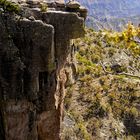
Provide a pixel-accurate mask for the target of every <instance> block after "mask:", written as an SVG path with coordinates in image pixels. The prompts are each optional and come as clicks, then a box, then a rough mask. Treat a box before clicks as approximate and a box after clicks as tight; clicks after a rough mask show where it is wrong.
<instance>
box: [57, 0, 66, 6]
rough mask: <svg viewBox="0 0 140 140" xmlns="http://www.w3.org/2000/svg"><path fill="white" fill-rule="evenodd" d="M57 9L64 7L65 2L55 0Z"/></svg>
mask: <svg viewBox="0 0 140 140" xmlns="http://www.w3.org/2000/svg"><path fill="white" fill-rule="evenodd" d="M55 3H56V6H57V7H65V1H64V0H56V1H55Z"/></svg>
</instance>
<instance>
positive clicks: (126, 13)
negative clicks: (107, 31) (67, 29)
mask: <svg viewBox="0 0 140 140" xmlns="http://www.w3.org/2000/svg"><path fill="white" fill-rule="evenodd" d="M78 1H79V2H80V3H82V4H83V5H84V6H85V7H87V8H88V11H89V13H88V15H89V16H88V18H87V26H89V27H94V28H96V29H100V28H101V25H102V26H104V27H105V28H113V29H116V30H120V28H122V25H124V24H126V23H127V22H128V21H132V22H134V24H135V25H138V24H139V19H140V1H139V0H117V1H114V0H78ZM136 19H137V20H136ZM118 20H119V21H118ZM122 20H123V21H122ZM133 20H134V21H133ZM115 22H116V23H117V25H116V24H115V26H114V24H113V23H115ZM97 26H99V27H97Z"/></svg>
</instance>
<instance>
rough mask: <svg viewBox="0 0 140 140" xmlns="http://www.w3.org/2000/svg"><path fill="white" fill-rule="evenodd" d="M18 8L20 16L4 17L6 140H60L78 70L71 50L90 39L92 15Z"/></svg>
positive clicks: (54, 4)
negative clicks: (76, 43)
mask: <svg viewBox="0 0 140 140" xmlns="http://www.w3.org/2000/svg"><path fill="white" fill-rule="evenodd" d="M15 2H16V3H18V4H19V3H20V4H19V6H20V9H21V10H20V13H19V14H13V13H11V12H3V10H2V8H1V12H0V32H1V33H0V139H1V140H59V139H60V126H61V121H62V119H63V100H64V97H65V85H66V83H68V82H72V81H69V80H70V79H72V78H70V77H72V75H73V71H75V70H76V68H75V64H74V59H73V53H74V46H71V45H70V44H71V40H72V39H75V38H79V37H83V36H84V33H85V31H84V18H85V17H86V13H87V11H86V9H84V8H81V9H80V6H79V7H78V8H77V7H76V8H73V7H71V8H69V7H68V5H69V4H67V6H66V5H65V3H64V1H63V0H56V1H49V0H47V1H45V2H43V1H37V0H36V1H31V0H28V1H15ZM46 3H47V5H48V7H47V11H43V10H42V9H41V6H40V5H43V6H44V5H46ZM72 69H73V71H72ZM69 72H71V74H69Z"/></svg>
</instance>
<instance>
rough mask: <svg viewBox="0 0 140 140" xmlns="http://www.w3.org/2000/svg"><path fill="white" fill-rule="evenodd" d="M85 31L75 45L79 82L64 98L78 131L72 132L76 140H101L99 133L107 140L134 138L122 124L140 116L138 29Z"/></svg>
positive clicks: (139, 30) (133, 134)
mask: <svg viewBox="0 0 140 140" xmlns="http://www.w3.org/2000/svg"><path fill="white" fill-rule="evenodd" d="M86 31H87V33H86V36H85V38H83V39H78V40H76V42H75V44H76V45H77V47H78V52H77V53H76V57H77V61H78V80H77V82H76V84H75V85H73V87H70V88H72V90H70V89H69V90H68V91H69V94H68V96H67V97H66V102H67V103H68V108H66V109H67V112H69V113H70V114H71V116H72V117H73V118H74V120H75V121H76V123H77V126H78V127H79V128H80V129H78V130H79V131H78V130H77V131H75V133H76V135H77V137H78V139H79V140H81V139H84V140H88V139H91V138H92V139H101V138H103V136H101V132H102V131H104V132H102V133H103V134H104V136H106V138H108V139H109V138H112V139H116V138H120V139H129V138H131V139H136V135H137V134H136V133H135V132H132V131H128V130H127V127H126V126H125V124H124V122H125V120H129V121H128V122H127V123H128V124H129V123H130V122H131V121H130V120H135V119H136V118H137V117H138V116H139V115H140V113H139V110H137V105H138V104H140V94H139V93H140V88H139V87H140V76H139V74H140V63H139V62H140V42H139V41H138V40H140V28H136V27H134V26H133V25H131V24H128V26H127V28H126V29H125V30H124V31H122V32H114V31H99V32H95V31H93V30H91V29H86ZM74 89H77V90H76V91H74ZM75 100H76V103H75ZM79 124H80V125H79ZM119 124H120V125H119ZM108 129H109V130H108ZM85 137H86V138H85Z"/></svg>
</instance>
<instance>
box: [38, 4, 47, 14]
mask: <svg viewBox="0 0 140 140" xmlns="http://www.w3.org/2000/svg"><path fill="white" fill-rule="evenodd" d="M40 9H41V12H47V10H48V5H47V4H45V3H42V4H40Z"/></svg>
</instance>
